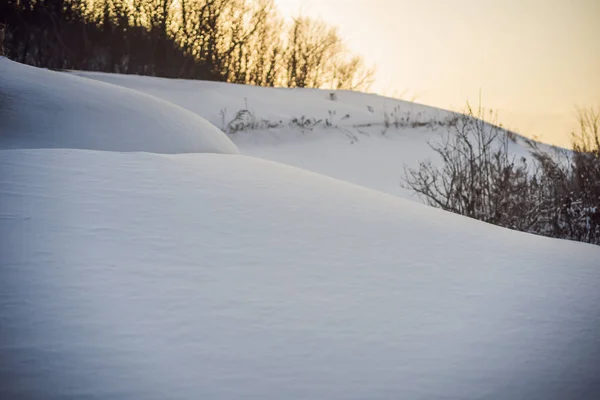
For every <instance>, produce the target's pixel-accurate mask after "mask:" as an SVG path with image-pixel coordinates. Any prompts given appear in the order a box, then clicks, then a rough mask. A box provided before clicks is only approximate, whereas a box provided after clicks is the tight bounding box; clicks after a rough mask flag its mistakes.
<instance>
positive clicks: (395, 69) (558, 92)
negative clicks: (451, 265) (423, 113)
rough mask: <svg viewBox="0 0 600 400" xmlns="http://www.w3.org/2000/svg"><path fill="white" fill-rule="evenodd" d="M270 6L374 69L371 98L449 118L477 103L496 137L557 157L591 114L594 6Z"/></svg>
mask: <svg viewBox="0 0 600 400" xmlns="http://www.w3.org/2000/svg"><path fill="white" fill-rule="evenodd" d="M275 3H276V5H277V6H278V8H279V10H280V11H281V12H282V14H283V16H284V17H286V18H291V17H292V16H294V15H298V14H302V15H306V16H309V17H316V18H321V19H322V20H324V21H325V22H326V23H328V24H330V25H332V26H335V27H337V28H338V30H339V33H340V35H341V37H342V38H343V40H345V42H346V43H347V45H348V46H349V48H350V49H351V50H352V51H353V52H355V53H357V54H359V55H361V56H362V57H363V58H364V59H365V62H366V64H367V65H375V66H376V69H377V71H376V75H375V81H374V83H373V85H372V87H371V90H370V91H369V92H372V93H376V94H380V95H384V96H389V97H396V98H402V99H404V100H414V101H416V102H417V103H422V104H426V105H430V106H434V107H439V108H443V109H449V110H452V111H463V109H464V106H465V104H466V102H467V101H469V102H470V103H471V104H476V103H478V102H479V94H480V93H481V105H482V106H483V107H485V108H486V109H492V110H494V111H495V112H497V113H498V122H499V123H501V124H502V125H503V126H504V127H505V128H507V129H509V130H512V131H514V132H516V133H518V134H521V135H524V136H527V137H530V138H536V139H538V140H540V141H542V142H545V143H548V144H555V145H559V146H563V147H570V139H571V137H570V133H571V132H572V131H573V130H574V129H575V128H576V127H577V120H576V109H577V108H586V107H593V106H598V105H600V74H598V73H597V71H600V42H599V41H598V40H595V38H597V37H600V25H599V24H598V21H599V20H600V2H596V1H594V0H579V1H577V2H574V3H571V2H569V1H566V0H551V1H539V0H526V1H519V0H504V1H502V2H501V3H499V2H494V1H489V0H483V1H477V2H475V1H471V0H458V2H453V3H452V4H450V3H447V2H444V1H441V0H428V1H425V2H413V1H410V0H372V1H369V0H352V1H351V2H347V3H345V2H341V1H339V0H275ZM358 25H364V28H365V29H356V26H358ZM392 48H394V50H393V51H390V49H392ZM514 60H520V62H515V61H514Z"/></svg>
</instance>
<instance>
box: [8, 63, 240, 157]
mask: <svg viewBox="0 0 600 400" xmlns="http://www.w3.org/2000/svg"><path fill="white" fill-rule="evenodd" d="M47 147H52V148H77V149H91V150H111V151H148V152H156V153H188V152H211V153H237V152H238V151H237V148H236V146H235V145H234V144H233V143H232V142H231V141H230V140H229V139H228V138H227V137H226V136H225V135H224V134H223V133H222V132H220V131H219V130H218V129H217V128H215V127H214V126H213V125H212V124H210V123H208V122H207V121H206V120H204V119H203V118H201V117H199V116H198V115H196V114H194V113H191V112H189V111H188V110H185V109H183V108H181V107H178V106H176V105H174V104H172V103H169V102H166V101H164V100H160V99H158V98H155V97H151V96H148V95H146V94H143V93H140V92H137V91H133V90H129V89H125V88H121V87H118V86H114V85H107V84H104V83H100V82H94V81H91V80H89V79H82V78H79V77H76V76H72V75H69V74H65V73H58V72H52V71H47V70H43V69H38V68H33V67H29V66H25V65H22V64H18V63H15V62H12V61H10V60H8V59H7V58H5V57H0V148H47Z"/></svg>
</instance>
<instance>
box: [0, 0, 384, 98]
mask: <svg viewBox="0 0 600 400" xmlns="http://www.w3.org/2000/svg"><path fill="white" fill-rule="evenodd" d="M0 31H1V33H0V36H3V39H4V40H3V42H4V45H3V52H4V54H5V55H7V56H8V57H9V58H11V59H13V60H15V61H18V62H20V63H25V64H29V65H33V66H37V67H43V68H49V69H54V70H65V69H73V70H88V71H101V72H112V73H121V74H138V75H150V76H159V77H167V78H182V79H201V80H210V81H221V82H232V83H242V84H251V85H259V86H280V87H290V88H295V87H298V88H304V87H308V88H328V89H348V90H365V89H367V88H368V87H369V85H370V84H371V82H372V79H373V76H374V68H372V67H370V66H367V65H365V62H364V60H363V59H362V58H361V57H360V56H357V55H354V54H352V53H351V52H350V51H349V49H348V48H347V47H346V46H345V44H344V42H343V40H342V39H341V37H340V35H339V33H338V31H337V29H336V28H334V27H331V26H329V25H327V24H326V23H324V22H323V21H320V20H318V19H313V18H310V17H306V16H302V15H298V16H296V17H295V18H292V19H291V20H290V21H287V20H285V19H284V18H283V17H282V16H281V15H280V14H279V12H278V10H277V8H276V6H275V4H274V3H273V0H4V1H2V2H0Z"/></svg>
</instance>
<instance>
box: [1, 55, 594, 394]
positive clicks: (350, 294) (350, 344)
mask: <svg viewBox="0 0 600 400" xmlns="http://www.w3.org/2000/svg"><path fill="white" fill-rule="evenodd" d="M10 65H11V67H10V68H8V69H4V72H7V71H8V72H9V74H10V75H9V76H8V78H6V75H0V80H2V82H4V83H3V85H0V96H2V97H0V98H3V99H6V98H9V100H10V99H12V98H13V95H11V96H4V94H6V93H7V91H6V89H5V88H6V87H16V86H14V85H16V84H14V83H11V84H10V85H13V86H8V85H9V84H7V83H6V82H7V81H15V82H17V81H20V80H23V79H24V77H25V78H26V77H27V76H28V75H29V74H34V73H35V74H38V73H39V74H40V75H39V76H40V80H39V81H37V82H38V85H37V86H35V89H36V90H37V93H39V94H40V96H41V97H43V98H44V99H45V100H44V103H43V104H42V105H43V106H44V107H45V108H46V109H58V108H60V109H61V114H60V115H53V114H52V113H49V112H44V113H41V112H37V111H35V110H33V111H31V113H29V111H30V109H29V108H28V107H30V105H31V103H28V102H19V101H13V102H11V101H9V102H7V103H0V104H3V105H1V106H0V109H1V110H2V111H0V118H4V115H6V110H7V109H8V110H9V111H10V113H15V115H16V114H18V115H21V116H22V118H25V122H26V123H27V125H26V128H24V127H22V128H19V129H22V130H18V131H17V130H16V128H14V126H13V125H11V124H6V123H5V121H6V120H5V119H0V128H1V129H2V131H0V134H1V135H5V136H7V137H9V138H11V140H10V141H5V142H3V143H10V144H11V147H12V149H3V150H0V237H2V242H1V247H0V322H1V323H0V398H2V399H4V398H7V399H13V398H15V399H38V398H43V399H81V398H90V399H166V398H168V399H198V398H203V399H204V398H207V399H261V400H264V399H365V398H368V399H397V398H406V399H431V398H447V399H482V398H485V399H506V398H510V399H538V398H539V399H550V400H553V399H564V398H569V399H570V398H577V399H596V398H597V395H598V394H600V379H599V378H598V377H600V364H599V363H598V362H597V361H598V359H599V358H600V336H599V335H598V334H597V332H598V328H599V325H600V322H599V321H600V319H599V318H600V309H599V304H600V291H598V290H597V289H598V287H599V286H600V248H599V247H597V246H592V245H586V244H582V243H576V242H568V241H561V240H555V239H549V238H543V237H538V236H533V235H528V234H524V233H519V232H514V231H510V230H506V229H502V228H499V227H495V226H492V225H488V224H484V223H481V222H479V221H475V220H471V219H466V218H463V217H460V216H457V215H453V214H449V213H446V212H443V211H440V210H436V209H432V208H429V207H426V206H423V205H420V204H418V203H415V202H411V201H406V200H404V199H400V198H398V197H397V196H392V195H389V194H385V193H382V192H380V191H376V190H372V189H368V188H365V187H361V186H358V185H355V184H351V183H348V182H344V181H343V180H338V179H334V178H331V177H327V176H324V175H322V174H318V173H314V172H309V171H306V170H302V169H299V168H296V167H292V166H287V165H284V164H281V163H277V162H273V161H268V160H262V159H259V158H257V157H253V156H248V155H241V154H206V153H196V152H191V151H187V150H190V149H189V148H188V147H185V146H183V145H182V147H185V150H186V151H182V153H186V154H166V153H172V152H173V148H172V147H170V145H168V144H167V142H166V141H163V138H162V135H165V136H166V137H168V138H171V137H172V135H173V132H171V131H164V132H163V131H161V129H162V128H163V127H164V126H163V125H159V123H158V122H157V123H156V124H154V125H153V126H150V125H151V124H148V126H147V127H148V129H150V128H153V129H154V130H153V131H152V132H153V133H152V135H156V136H153V137H155V138H156V140H152V141H151V145H152V146H153V148H154V150H155V151H151V152H123V151H120V150H119V151H98V150H99V149H93V150H89V149H84V148H85V147H86V146H80V147H77V146H75V145H73V146H66V145H65V142H62V143H61V144H60V145H52V142H51V141H49V139H48V143H49V145H48V146H46V148H43V147H44V146H42V145H41V144H43V143H46V142H43V143H42V142H37V143H38V145H37V147H38V148H36V149H32V148H31V147H33V146H32V145H31V141H30V138H31V137H32V136H31V135H32V134H33V133H35V134H36V135H43V133H44V132H46V131H49V132H54V133H53V134H54V135H55V136H54V137H55V138H56V139H57V140H63V139H64V138H69V137H70V136H69V135H65V136H64V137H63V136H61V135H60V132H61V131H60V130H52V129H46V126H47V125H48V126H50V127H51V126H53V125H52V124H58V123H60V124H63V125H62V126H65V127H73V126H75V125H74V124H75V122H74V121H80V116H81V115H91V111H90V108H92V109H93V107H96V106H97V105H94V103H91V104H90V103H89V102H86V101H85V99H86V98H88V97H84V96H81V97H77V96H79V94H78V93H81V91H83V92H85V93H86V94H87V95H89V96H92V98H93V96H94V92H95V91H96V89H98V96H103V101H102V103H101V104H103V107H104V108H102V110H103V112H105V113H106V114H105V115H104V118H103V119H101V120H97V122H98V123H100V121H102V120H105V121H111V120H114V121H117V120H118V121H119V123H118V124H114V125H111V124H110V123H109V122H107V124H108V125H105V127H108V128H115V129H116V130H111V129H102V128H100V127H98V128H97V127H95V128H91V129H90V131H92V132H95V135H99V136H98V140H100V141H102V140H106V141H110V143H111V147H112V148H115V149H119V148H121V146H124V144H123V143H127V142H125V139H124V136H123V135H122V134H121V133H122V132H130V133H131V132H135V129H134V127H135V126H137V125H136V124H138V123H140V122H139V121H137V120H138V119H140V118H148V119H151V118H154V115H152V114H153V113H155V112H157V110H156V108H155V107H154V106H150V105H151V104H152V105H157V104H169V103H164V101H162V102H161V101H160V100H154V99H153V98H152V97H147V96H146V97H144V96H142V95H138V94H137V93H136V92H134V91H127V93H129V94H128V95H127V96H131V98H130V99H133V98H134V97H135V98H138V97H137V96H141V97H139V98H138V99H142V98H144V99H147V103H144V104H142V105H141V106H139V107H137V106H136V114H135V115H134V114H128V116H127V118H125V117H123V115H121V116H120V114H119V111H118V110H119V108H118V107H116V108H115V107H111V104H113V101H114V104H116V105H119V104H122V103H121V101H123V100H122V97H121V96H120V93H122V92H121V91H120V90H117V89H118V88H117V89H114V88H113V87H112V86H107V85H106V84H102V85H100V84H98V83H94V82H93V81H91V80H87V79H83V78H79V77H67V78H69V79H73V82H77V84H76V85H77V88H76V89H77V90H73V93H72V96H73V97H74V98H77V99H79V101H77V102H75V101H69V102H67V103H66V104H63V103H61V101H62V98H63V97H65V98H66V97H69V89H68V87H67V88H65V89H64V91H63V92H61V93H62V95H61V96H60V97H57V96H54V94H53V93H54V91H56V90H61V89H60V87H63V86H61V85H62V84H61V82H62V81H61V80H62V78H63V76H64V74H62V75H61V74H58V73H50V72H48V71H38V70H32V69H30V68H29V67H24V66H19V65H17V64H10ZM32 71H35V72H32ZM42 74H44V75H42ZM36 79H37V78H36ZM55 79H56V80H57V81H56V82H55ZM32 82H33V81H32ZM74 85H75V84H74ZM165 85H166V83H165ZM182 90H183V88H182ZM261 90H262V89H261ZM46 91H51V92H52V93H46ZM109 91H110V93H109ZM11 93H13V94H18V92H16V91H13V92H11ZM123 93H125V92H123ZM265 93H269V92H267V91H265ZM315 93H318V92H315ZM123 96H125V95H123ZM286 96H288V95H287V94H286ZM289 96H292V95H291V94H290V95H289ZM157 101H158V102H159V103H155V102H157ZM6 104H8V105H9V106H8V108H7V107H6ZM146 106H148V107H149V108H148V109H147V110H146V109H145V107H146ZM169 107H171V106H169ZM172 107H174V108H168V107H166V106H165V110H167V111H168V110H177V111H173V112H174V113H182V112H183V111H181V110H182V108H181V107H179V106H175V105H173V106H172ZM167 111H164V114H162V117H161V118H170V117H171V113H170V111H169V112H167ZM94 112H95V111H94ZM2 113H4V114H2ZM174 115H175V116H178V115H181V114H174ZM185 115H189V113H187V112H186V113H185ZM28 116H32V118H28ZM34 116H35V118H34ZM198 118H200V117H198ZM197 121H198V120H196V119H195V116H194V118H192V117H190V118H187V117H186V118H185V119H183V120H180V123H181V124H185V125H186V126H185V128H182V130H184V131H186V132H199V135H200V137H202V138H204V137H205V136H203V132H215V131H209V130H202V129H200V130H199V129H198V126H197V125H196V123H197ZM200 121H202V120H200ZM188 123H189V124H190V125H187V124H188ZM204 123H206V122H204ZM70 129H71V128H70ZM186 129H187V130H186ZM285 129H288V128H285ZM67 131H68V132H74V131H73V130H67ZM90 131H88V130H86V129H85V128H84V127H81V126H80V127H79V132H80V134H81V135H83V136H82V137H87V138H89V136H88V133H89V132H90ZM16 132H19V135H17V134H16ZM313 132H314V131H313ZM320 132H321V133H320V134H319V135H324V134H325V133H326V132H328V131H327V130H322V131H320ZM335 132H336V133H334V134H335V135H337V134H339V140H338V139H332V138H325V139H320V138H318V137H317V136H316V135H314V136H310V133H309V132H306V133H304V134H302V133H300V132H298V131H296V129H295V128H290V129H289V131H288V132H287V134H290V135H292V136H291V137H290V138H289V139H287V138H288V136H284V135H285V134H286V132H285V131H284V129H283V128H282V129H279V130H271V131H264V130H263V131H257V132H253V133H252V134H247V132H244V133H242V134H243V135H245V139H244V140H246V141H247V143H248V145H247V147H244V146H240V147H241V150H242V152H246V150H247V149H250V148H256V149H258V148H260V147H261V146H262V147H263V148H267V147H269V148H272V151H271V154H275V153H276V149H278V148H281V147H285V148H286V149H287V150H286V152H287V153H288V154H293V152H294V148H296V149H297V152H298V154H299V155H298V160H305V161H303V162H306V163H309V162H310V157H308V155H309V153H308V151H309V149H311V147H310V145H309V143H310V142H311V141H310V139H311V138H312V139H314V141H315V142H316V141H321V140H323V141H322V142H321V144H322V143H330V145H329V147H328V148H329V149H330V151H331V153H329V154H328V156H327V157H324V158H323V160H321V161H319V162H320V163H321V164H322V165H323V166H326V164H327V160H329V162H330V164H332V165H337V163H338V156H340V154H341V153H338V152H336V148H335V147H334V146H335V145H336V143H342V142H343V141H342V138H344V137H345V136H342V132H341V131H340V130H336V131H335ZM423 132H425V134H426V133H427V132H426V131H423ZM216 133H219V132H218V131H217V132H216ZM216 133H215V134H214V135H212V133H210V135H211V136H210V137H211V138H214V139H217V138H218V141H219V143H227V142H226V141H225V142H223V139H226V137H225V136H219V135H221V133H219V135H217V134H216ZM405 133H406V132H405ZM141 134H142V133H140V135H141ZM267 135H270V136H271V142H270V144H268V145H267V144H266V142H267V140H266V139H265V136H267ZM293 135H295V136H293ZM406 135H407V136H403V135H401V132H399V131H398V132H396V133H395V138H394V139H390V140H391V141H390V142H388V143H390V146H389V147H391V144H392V143H396V144H399V143H403V145H405V146H406V145H407V144H408V143H410V140H414V141H415V143H416V142H417V141H422V138H421V137H419V136H418V132H417V131H414V132H412V133H410V132H408V133H406ZM411 135H414V136H411ZM239 136H241V135H237V134H236V135H233V137H234V139H235V138H238V137H239ZM273 136H274V137H273ZM390 136H392V135H390ZM19 137H23V138H26V139H27V140H25V139H24V140H23V143H22V144H21V145H19V141H18V138H19ZM369 137H370V136H369ZM401 137H409V138H411V139H400V138H401ZM370 138H371V137H370ZM371 139H372V140H361V141H359V142H355V143H354V144H349V141H348V139H347V137H346V139H345V140H346V141H345V142H344V143H345V145H346V146H347V148H353V149H356V150H353V151H356V153H355V155H356V157H357V159H358V158H359V157H362V154H361V153H360V149H361V147H352V146H355V145H357V144H358V143H371V144H369V145H368V146H373V148H372V151H373V154H372V156H371V157H372V159H373V160H375V159H376V158H377V154H380V153H379V152H380V149H381V148H382V147H383V146H382V145H379V144H378V143H386V140H388V139H386V137H385V136H383V137H377V138H371ZM122 140H123V142H122ZM177 140H179V139H177ZM253 141H254V143H255V144H254V145H252V146H251V145H250V143H251V142H253ZM327 141H329V142H327ZM379 141H381V142H379ZM78 143H83V142H78ZM89 143H90V142H89V141H86V142H85V144H89ZM93 143H98V142H93ZM179 143H180V144H181V143H184V142H179ZM238 143H241V141H239V142H238ZM163 146H164V147H163ZM229 146H232V145H229ZM56 147H69V148H62V149H57V148H56ZM88 147H91V146H88ZM317 147H319V146H315V147H312V149H315V148H317ZM105 150H106V149H105ZM167 150H168V151H167ZM223 152H227V151H223ZM231 152H233V151H231ZM346 154H349V153H346ZM386 154H387V153H384V155H383V156H382V157H388V156H389V157H391V154H392V150H390V153H389V154H387V155H386ZM340 157H343V156H340ZM343 162H346V161H343ZM347 162H348V163H350V161H347ZM315 165H316V164H315ZM331 168H332V170H335V169H336V168H338V166H333V167H331ZM340 171H341V170H340ZM375 171H376V170H375V169H372V170H370V172H369V174H373V173H374V172H375ZM346 172H347V171H346ZM346 175H347V176H346V177H343V178H344V180H351V179H348V177H350V178H351V176H350V174H349V173H347V174H346ZM363 178H364V179H368V176H367V174H365V175H364V177H363ZM363 178H361V179H363ZM388 183H389V182H388V181H387V180H385V179H383V180H381V181H380V184H381V185H382V186H383V185H387V184H388ZM390 187H391V186H390Z"/></svg>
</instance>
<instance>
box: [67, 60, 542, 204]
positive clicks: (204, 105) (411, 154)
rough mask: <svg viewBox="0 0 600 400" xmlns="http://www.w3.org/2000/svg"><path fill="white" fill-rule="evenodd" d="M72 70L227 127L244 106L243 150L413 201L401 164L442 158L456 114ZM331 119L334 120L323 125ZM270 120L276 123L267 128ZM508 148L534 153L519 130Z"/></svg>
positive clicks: (373, 98) (308, 93) (351, 95)
mask: <svg viewBox="0 0 600 400" xmlns="http://www.w3.org/2000/svg"><path fill="white" fill-rule="evenodd" d="M71 73H72V74H75V75H78V76H82V77H86V78H90V79H94V80H98V81H102V82H106V83H111V84H114V85H119V86H122V87H127V88H130V89H133V90H137V91H140V92H143V93H147V94H150V95H152V96H155V97H158V98H161V99H164V100H166V101H169V102H172V103H174V104H177V105H179V106H181V107H183V108H186V109H188V110H190V111H192V112H194V113H196V114H198V115H200V116H202V117H203V118H205V119H206V120H208V121H210V122H211V123H213V124H214V125H215V126H218V127H219V128H220V129H222V130H225V131H226V130H227V128H228V124H229V122H231V121H232V120H234V119H235V114H236V113H237V112H238V111H240V110H246V109H247V110H248V111H249V112H250V113H252V116H253V118H251V121H248V119H246V120H244V121H243V122H247V123H248V122H256V123H257V125H258V128H259V129H247V130H244V131H240V132H236V133H233V134H231V135H230V138H231V139H232V140H233V141H234V143H235V144H236V145H237V146H238V148H239V149H240V151H241V152H242V153H244V154H246V155H252V156H256V157H260V158H265V159H268V160H272V161H278V162H282V163H285V164H289V165H293V166H296V167H300V168H303V169H307V170H310V171H313V172H318V173H322V174H325V175H329V176H332V177H335V178H338V179H342V180H345V181H348V182H352V183H356V184H358V185H361V186H366V187H369V188H372V189H376V190H379V191H383V192H385V193H389V194H393V195H396V196H400V197H403V198H407V199H412V200H416V197H415V196H414V194H413V193H412V191H411V190H409V189H405V188H403V187H402V186H401V181H402V177H403V176H404V167H405V166H408V167H415V166H416V165H417V164H418V162H419V161H421V160H424V159H427V158H431V159H432V161H433V162H434V163H435V162H437V161H438V159H439V157H438V156H437V155H436V154H434V152H433V151H432V150H431V148H430V147H429V146H428V142H436V141H438V140H439V139H440V136H441V135H442V134H443V133H445V132H446V131H447V130H448V129H449V128H448V127H447V126H439V125H437V124H438V123H447V122H448V120H449V119H451V118H452V117H456V114H454V113H451V112H449V111H445V110H440V109H436V108H433V107H428V106H425V105H421V104H417V103H412V102H407V101H402V100H397V99H391V98H386V97H383V96H377V95H373V94H365V93H357V92H350V91H340V90H318V89H298V88H296V89H286V88H266V87H256V86H248V85H236V84H229V83H220V82H203V81H190V80H183V79H165V78H155V77H145V76H133V75H115V74H106V73H98V72H83V71H71ZM332 94H333V97H332ZM386 115H387V117H386ZM303 117H304V119H311V120H312V121H321V122H320V123H318V124H316V125H315V126H310V127H309V128H307V129H300V128H299V127H298V126H297V124H294V123H292V121H293V120H294V119H296V120H300V121H301V120H302V118H303ZM500 118H501V116H500ZM326 120H328V121H329V123H330V126H325V122H324V121H326ZM386 120H387V127H386ZM266 122H268V123H271V124H277V125H278V126H277V127H276V128H270V129H269V128H265V124H266ZM540 146H541V148H546V146H544V145H540ZM509 150H510V152H511V154H513V155H515V156H517V157H525V158H529V152H528V148H527V146H526V145H525V142H524V140H523V138H522V137H520V136H518V135H517V136H516V143H512V142H511V143H510V146H509Z"/></svg>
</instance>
